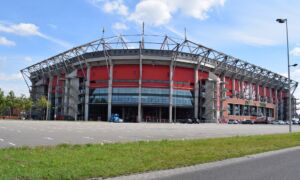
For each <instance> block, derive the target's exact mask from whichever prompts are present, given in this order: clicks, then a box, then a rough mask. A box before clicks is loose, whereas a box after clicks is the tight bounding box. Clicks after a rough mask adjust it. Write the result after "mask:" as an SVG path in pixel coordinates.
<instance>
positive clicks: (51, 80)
mask: <svg viewBox="0 0 300 180" xmlns="http://www.w3.org/2000/svg"><path fill="white" fill-rule="evenodd" d="M52 82H53V77H52V76H50V77H49V84H48V102H50V103H51V98H52ZM51 107H52V105H51V104H50V107H47V110H46V120H50V116H51Z"/></svg>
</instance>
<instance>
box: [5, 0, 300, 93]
mask: <svg viewBox="0 0 300 180" xmlns="http://www.w3.org/2000/svg"><path fill="white" fill-rule="evenodd" d="M0 3H1V5H0V88H1V89H2V90H4V91H5V93H7V92H8V91H9V90H13V91H15V93H16V94H17V95H20V94H25V95H27V96H28V94H29V93H28V88H27V86H26V84H25V81H24V80H23V78H22V75H21V74H20V70H21V69H23V68H25V67H27V66H29V65H32V64H34V63H36V62H39V61H42V60H44V59H47V58H49V57H51V56H53V55H56V54H58V53H60V52H63V51H65V50H68V49H70V48H72V47H75V46H78V45H81V44H84V43H86V42H90V41H92V40H95V39H99V38H101V36H102V29H103V28H104V29H105V34H104V35H105V36H111V35H118V34H137V33H141V24H142V22H145V34H160V35H165V34H168V35H170V36H174V37H179V38H183V36H184V28H186V32H187V33H186V34H187V38H188V39H190V40H192V41H195V42H198V43H200V44H202V45H205V46H207V47H210V48H213V49H215V50H218V51H222V52H224V53H226V54H229V55H232V56H234V57H236V58H239V59H243V60H245V61H248V62H251V63H253V64H256V65H259V66H261V67H264V68H267V69H269V70H271V71H274V72H277V73H280V74H283V75H286V74H287V53H286V52H287V51H286V50H287V49H286V37H285V26H284V24H279V23H276V21H275V19H277V18H287V19H288V26H289V40H290V43H289V45H290V60H291V63H299V64H300V33H299V32H300V23H299V20H298V19H297V18H298V17H300V11H299V7H300V1H299V0H264V1H259V0H243V1H241V0H72V1H71V0H65V1H61V0H47V1H46V0H44V1H38V0H26V1H24V0H3V1H1V2H0ZM291 77H292V79H293V80H296V81H298V82H300V67H296V68H294V67H293V68H292V69H291ZM295 96H296V97H297V98H300V88H299V90H297V91H296V92H295Z"/></svg>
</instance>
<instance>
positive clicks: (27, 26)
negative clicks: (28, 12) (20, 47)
mask: <svg viewBox="0 0 300 180" xmlns="http://www.w3.org/2000/svg"><path fill="white" fill-rule="evenodd" d="M0 32H6V33H12V34H16V35H19V36H38V37H41V38H44V39H46V40H49V41H51V42H53V43H56V44H59V45H61V46H63V47H65V48H70V47H72V45H71V44H70V43H68V42H65V41H63V40H60V39H57V38H54V37H51V36H49V35H46V34H43V33H42V32H40V31H39V27H38V26H37V25H35V24H31V23H19V24H3V23H2V24H1V23H0Z"/></svg>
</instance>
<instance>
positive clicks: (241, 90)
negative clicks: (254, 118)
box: [239, 80, 244, 99]
mask: <svg viewBox="0 0 300 180" xmlns="http://www.w3.org/2000/svg"><path fill="white" fill-rule="evenodd" d="M239 84H240V95H241V96H242V97H243V99H244V82H243V81H242V80H240V83H239Z"/></svg>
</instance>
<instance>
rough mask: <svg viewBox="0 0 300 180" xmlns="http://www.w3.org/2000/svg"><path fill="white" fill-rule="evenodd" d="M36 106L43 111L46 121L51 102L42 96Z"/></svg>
mask: <svg viewBox="0 0 300 180" xmlns="http://www.w3.org/2000/svg"><path fill="white" fill-rule="evenodd" d="M36 106H37V107H39V108H40V109H42V111H43V112H44V118H43V119H46V118H47V117H46V111H47V109H48V107H50V106H51V104H50V102H49V101H48V100H47V98H46V97H45V96H41V97H40V98H39V100H38V101H37V103H36Z"/></svg>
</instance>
